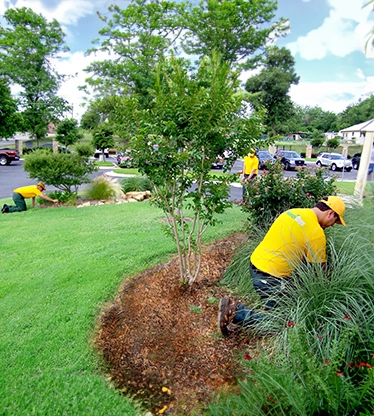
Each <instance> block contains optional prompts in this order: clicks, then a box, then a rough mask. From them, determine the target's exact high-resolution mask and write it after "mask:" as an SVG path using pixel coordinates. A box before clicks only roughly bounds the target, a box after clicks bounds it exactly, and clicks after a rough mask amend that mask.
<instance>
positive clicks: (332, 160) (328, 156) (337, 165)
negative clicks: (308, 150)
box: [316, 153, 352, 172]
mask: <svg viewBox="0 0 374 416" xmlns="http://www.w3.org/2000/svg"><path fill="white" fill-rule="evenodd" d="M316 165H317V166H319V167H322V166H324V167H328V168H329V169H331V170H333V171H336V170H343V169H344V170H345V171H346V172H350V171H351V170H352V162H351V161H350V160H349V159H347V158H346V157H344V156H343V155H341V154H340V153H321V154H320V155H318V157H317V160H316Z"/></svg>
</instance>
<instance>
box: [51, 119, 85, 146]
mask: <svg viewBox="0 0 374 416" xmlns="http://www.w3.org/2000/svg"><path fill="white" fill-rule="evenodd" d="M82 138H83V134H82V133H81V132H80V131H79V128H78V121H77V120H75V119H74V118H65V119H64V120H62V121H61V122H60V123H59V124H58V126H57V135H56V139H57V141H58V142H59V143H61V144H63V145H64V146H66V147H69V146H71V145H72V144H75V143H76V142H78V141H79V140H81V139H82Z"/></svg>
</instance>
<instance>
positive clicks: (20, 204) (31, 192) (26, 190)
mask: <svg viewBox="0 0 374 416" xmlns="http://www.w3.org/2000/svg"><path fill="white" fill-rule="evenodd" d="M43 191H45V185H44V183H43V182H39V183H38V184H37V185H29V186H23V187H21V188H17V189H15V190H14V191H13V195H12V198H13V201H14V203H15V204H16V205H15V206H9V205H7V204H4V206H3V208H2V210H1V212H2V213H3V214H5V213H6V212H20V211H26V210H27V206H26V201H25V199H26V198H32V200H31V206H32V208H34V206H35V197H37V196H40V197H41V198H43V199H46V200H47V201H50V202H53V203H56V202H58V199H52V198H50V197H49V196H48V195H44V194H43Z"/></svg>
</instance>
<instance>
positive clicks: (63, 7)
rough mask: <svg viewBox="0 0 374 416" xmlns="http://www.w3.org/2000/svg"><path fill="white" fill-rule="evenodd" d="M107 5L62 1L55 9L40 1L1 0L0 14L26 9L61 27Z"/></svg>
mask: <svg viewBox="0 0 374 416" xmlns="http://www.w3.org/2000/svg"><path fill="white" fill-rule="evenodd" d="M107 5H108V1H107V0H95V1H91V0H64V1H61V2H59V3H58V5H56V6H55V7H51V6H50V5H49V6H48V7H46V6H45V5H44V4H43V1H42V0H16V1H15V2H10V1H9V0H3V1H2V2H1V4H0V14H4V12H5V10H6V9H7V8H9V7H13V8H21V7H28V8H30V9H32V10H33V11H34V12H35V13H38V14H42V15H43V16H44V17H45V18H46V19H47V20H52V19H56V20H58V21H59V22H60V24H61V25H76V24H77V23H78V20H79V19H80V18H82V17H85V16H88V15H91V14H94V13H95V12H96V10H99V9H101V8H102V7H104V6H107Z"/></svg>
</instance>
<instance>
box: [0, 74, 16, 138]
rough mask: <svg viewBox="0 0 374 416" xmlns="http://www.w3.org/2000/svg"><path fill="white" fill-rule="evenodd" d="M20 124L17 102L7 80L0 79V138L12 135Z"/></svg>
mask: <svg viewBox="0 0 374 416" xmlns="http://www.w3.org/2000/svg"><path fill="white" fill-rule="evenodd" d="M18 124H19V114H18V113H17V102H16V100H14V99H13V98H12V95H11V93H10V88H9V86H8V84H7V82H6V80H4V79H0V138H9V137H12V136H13V134H14V133H15V132H16V131H17V127H18Z"/></svg>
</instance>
